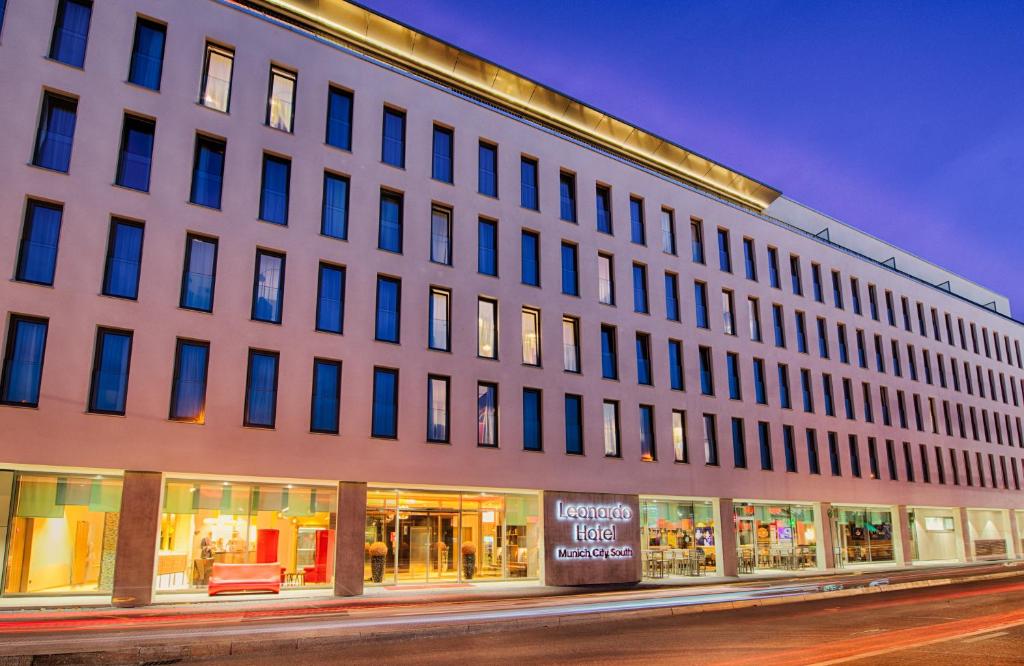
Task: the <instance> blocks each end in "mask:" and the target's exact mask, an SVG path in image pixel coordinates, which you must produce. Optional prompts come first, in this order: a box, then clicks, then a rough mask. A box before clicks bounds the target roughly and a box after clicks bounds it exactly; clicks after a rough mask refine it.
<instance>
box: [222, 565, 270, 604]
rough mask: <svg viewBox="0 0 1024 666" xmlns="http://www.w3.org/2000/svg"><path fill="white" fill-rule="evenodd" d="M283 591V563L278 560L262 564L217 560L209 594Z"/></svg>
mask: <svg viewBox="0 0 1024 666" xmlns="http://www.w3.org/2000/svg"><path fill="white" fill-rule="evenodd" d="M280 591H281V565H280V564H278V563H277V562H267V563H261V564H225V563H221V562H215V563H214V564H213V571H212V572H211V573H210V586H209V590H208V592H209V595H210V596H211V597H212V596H213V595H215V594H220V593H221V592H273V593H274V594H277V593H279V592H280Z"/></svg>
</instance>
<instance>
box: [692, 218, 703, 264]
mask: <svg viewBox="0 0 1024 666" xmlns="http://www.w3.org/2000/svg"><path fill="white" fill-rule="evenodd" d="M690 257H691V259H693V261H694V263H697V264H703V263H704V262H705V259H704V223H702V222H701V221H700V220H690Z"/></svg>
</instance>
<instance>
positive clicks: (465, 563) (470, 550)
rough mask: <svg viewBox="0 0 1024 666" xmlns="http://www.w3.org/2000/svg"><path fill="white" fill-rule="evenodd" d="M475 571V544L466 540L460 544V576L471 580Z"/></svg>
mask: <svg viewBox="0 0 1024 666" xmlns="http://www.w3.org/2000/svg"><path fill="white" fill-rule="evenodd" d="M474 573H476V544H475V543H473V542H472V541H466V542H464V543H463V544H462V577H463V578H465V579H466V580H473V574H474Z"/></svg>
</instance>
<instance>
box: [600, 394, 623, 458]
mask: <svg viewBox="0 0 1024 666" xmlns="http://www.w3.org/2000/svg"><path fill="white" fill-rule="evenodd" d="M602 418H603V423H604V427H603V431H604V454H605V456H607V457H609V458H618V457H620V456H621V455H622V452H621V448H620V446H619V403H618V402H616V401H615V400H605V401H604V403H603V408H602Z"/></svg>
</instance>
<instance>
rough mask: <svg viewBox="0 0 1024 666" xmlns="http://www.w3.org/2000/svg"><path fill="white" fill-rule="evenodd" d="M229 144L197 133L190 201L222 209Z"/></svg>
mask: <svg viewBox="0 0 1024 666" xmlns="http://www.w3.org/2000/svg"><path fill="white" fill-rule="evenodd" d="M226 151H227V144H226V143H224V142H223V141H221V140H220V139H214V138H212V137H208V136H203V135H202V134H196V150H195V156H194V158H193V161H192V190H191V192H190V194H189V201H191V202H192V203H194V204H197V205H200V206H206V207H207V208H215V209H218V210H219V209H220V200H221V193H222V191H223V187H224V154H225V152H226Z"/></svg>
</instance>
